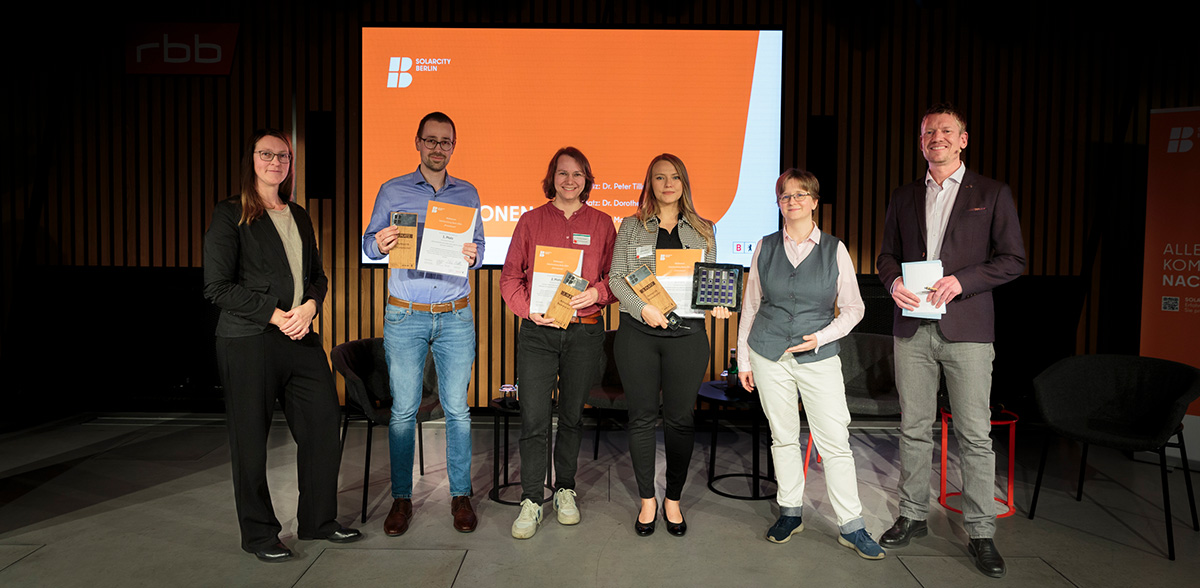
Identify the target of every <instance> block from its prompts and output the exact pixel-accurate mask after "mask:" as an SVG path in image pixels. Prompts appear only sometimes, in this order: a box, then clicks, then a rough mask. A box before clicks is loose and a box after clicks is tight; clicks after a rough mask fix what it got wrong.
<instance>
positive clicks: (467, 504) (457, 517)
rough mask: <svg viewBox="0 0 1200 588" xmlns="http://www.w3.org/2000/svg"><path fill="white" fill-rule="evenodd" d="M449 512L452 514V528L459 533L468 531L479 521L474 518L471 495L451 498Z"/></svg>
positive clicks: (473, 528) (472, 529)
mask: <svg viewBox="0 0 1200 588" xmlns="http://www.w3.org/2000/svg"><path fill="white" fill-rule="evenodd" d="M450 514H452V515H454V530H455V531H458V532H459V533H470V532H471V531H474V530H475V525H476V524H478V523H479V521H478V520H477V519H476V518H475V507H473V506H471V497H469V496H455V497H454V498H451V499H450Z"/></svg>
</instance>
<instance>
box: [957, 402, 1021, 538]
mask: <svg viewBox="0 0 1200 588" xmlns="http://www.w3.org/2000/svg"><path fill="white" fill-rule="evenodd" d="M938 412H940V413H941V414H942V475H941V479H942V481H941V492H939V493H938V504H940V505H942V506H944V507H946V509H947V510H952V511H954V512H956V513H959V514H962V511H961V510H959V509H957V508H954V507H953V506H950V505H949V504H946V499H947V498H950V497H951V496H960V495H961V494H962V492H951V493H949V494H947V493H946V441H947V438H946V435H947V433H948V432H949V430H950V427H948V426H947V425H948V424H949V422H950V419H951V418H954V415H952V414H950V411H949V410H947V409H945V408H942V409H940V410H939V411H938ZM1000 415H1002V416H1001V417H1000V418H992V421H991V422H992V426H993V427H994V426H996V425H1008V497H1007V498H997V499H996V502H999V503H1000V504H1003V505H1006V506H1008V510H1007V511H1005V512H1004V513H1003V514H998V515H996V518H998V519H1001V518H1004V517H1009V516H1012V514H1013V513H1014V512H1016V510H1017V509H1016V507H1015V506H1013V473H1014V471H1015V466H1016V461H1015V460H1016V454H1017V419H1018V417H1017V413H1015V412H1012V411H1011V410H1004V409H1001V410H1000Z"/></svg>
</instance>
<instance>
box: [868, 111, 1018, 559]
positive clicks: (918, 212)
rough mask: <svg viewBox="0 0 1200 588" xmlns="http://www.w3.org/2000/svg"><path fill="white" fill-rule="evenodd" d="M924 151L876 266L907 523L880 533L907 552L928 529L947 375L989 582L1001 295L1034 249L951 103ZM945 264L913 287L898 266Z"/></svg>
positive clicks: (929, 126)
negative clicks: (889, 322)
mask: <svg viewBox="0 0 1200 588" xmlns="http://www.w3.org/2000/svg"><path fill="white" fill-rule="evenodd" d="M918 143H919V145H920V148H921V153H922V154H923V155H924V156H925V160H926V161H928V162H929V171H928V172H927V173H926V174H925V178H924V179H923V180H922V181H918V182H914V183H912V184H909V185H906V186H902V187H901V188H899V189H898V190H896V191H895V192H894V193H893V194H892V199H891V202H890V204H889V205H888V211H887V219H886V220H885V221H884V222H885V224H884V230H883V244H882V246H881V247H880V252H879V259H878V260H876V266H877V267H878V270H879V277H880V279H881V280H882V281H883V284H884V286H885V287H887V288H888V289H889V290H890V291H891V294H892V299H893V300H894V301H895V302H896V309H895V322H894V325H893V329H892V334H893V335H894V336H895V347H896V386H897V388H898V389H899V391H900V408H901V412H902V416H901V437H900V516H899V518H897V519H896V523H895V524H894V525H893V526H892V528H891V529H888V530H887V531H886V532H885V533H884V534H883V536H882V537H880V541H879V543H880V545H882V546H884V547H903V546H905V545H908V542H909V540H910V539H912V538H914V537H923V536H925V535H926V534H928V532H929V530H928V527H927V526H926V524H925V519H926V518H927V515H928V514H929V499H930V490H929V477H930V473H931V471H930V470H931V464H930V462H931V461H932V459H931V458H932V453H933V422H934V418H935V413H936V411H937V393H938V384H939V372H944V373H945V375H946V387H947V390H948V392H949V395H950V409H951V412H952V413H953V414H954V433H955V435H956V436H957V437H958V441H959V447H960V448H961V451H962V464H963V466H962V477H963V486H964V488H963V519H964V526H965V528H966V531H967V535H968V537H969V538H970V543H969V544H968V546H967V551H968V553H969V554H970V555H971V557H972V559H974V561H975V566H976V567H977V568H979V570H980V571H982V572H983V573H984V574H987V575H989V576H992V577H996V578H999V577H1002V576H1003V575H1004V573H1005V567H1004V559H1003V558H1001V557H1000V552H999V551H998V550H997V549H996V545H995V543H994V542H993V541H992V538H993V536H994V534H995V531H996V515H995V505H994V504H993V497H994V492H995V490H994V486H995V478H996V473H995V472H996V456H995V453H993V451H992V441H991V438H990V437H989V436H988V434H989V433H990V431H991V423H990V419H991V410H990V408H989V400H990V396H991V387H992V359H993V358H994V357H995V353H994V352H993V350H992V341H993V340H994V339H995V328H994V327H995V316H994V314H993V311H992V289H993V288H995V287H996V286H999V285H1001V284H1003V283H1005V282H1008V281H1011V280H1012V279H1014V278H1016V277H1017V276H1019V275H1021V272H1023V271H1024V269H1025V247H1024V243H1023V242H1022V239H1021V226H1020V222H1019V221H1018V219H1017V210H1016V207H1015V206H1014V204H1013V197H1012V191H1011V190H1010V189H1009V187H1008V186H1007V185H1006V184H1004V183H1002V182H998V181H996V180H993V179H990V178H985V177H983V176H981V175H979V174H977V173H974V172H972V171H970V170H968V169H967V166H966V164H964V163H963V162H962V158H961V155H962V150H963V149H964V148H966V146H967V125H966V122H965V121H964V119H963V117H962V115H961V114H959V113H958V112H957V111H956V110H954V108H953V107H952V106H950V105H948V104H938V105H936V106H934V107H933V108H930V109H929V111H928V112H926V113H925V116H924V117H923V118H922V119H921V135H920V137H919V140H918ZM935 259H940V260H941V262H942V269H943V272H944V274H943V275H944V277H943V278H942V279H940V280H938V281H937V282H935V283H933V284H907V285H906V284H905V283H904V280H903V279H902V277H901V267H900V264H902V263H905V262H911V261H929V260H935ZM918 296H921V297H924V298H925V299H926V300H928V301H929V302H931V303H932V304H933V305H934V306H936V307H942V306H943V305H944V306H945V309H946V313H945V314H944V315H942V316H941V319H940V320H926V319H919V318H912V317H906V316H903V315H902V309H907V310H913V309H915V308H916V307H917V305H918V304H919V303H920V301H921V300H920V298H919V297H918Z"/></svg>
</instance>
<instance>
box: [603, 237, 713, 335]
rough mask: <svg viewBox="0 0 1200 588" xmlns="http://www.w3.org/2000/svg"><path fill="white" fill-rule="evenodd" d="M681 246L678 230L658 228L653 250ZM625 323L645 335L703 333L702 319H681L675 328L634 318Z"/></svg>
mask: <svg viewBox="0 0 1200 588" xmlns="http://www.w3.org/2000/svg"><path fill="white" fill-rule="evenodd" d="M678 226H679V225H676V227H678ZM683 248H684V247H683V242H682V241H680V240H679V231H668V230H666V229H664V228H662V227H659V228H658V241H657V242H655V244H654V250H655V251H658V250H659V249H683ZM625 323H630V324H631V325H633V327H634V328H635V329H637V330H639V331H641V332H643V333H646V334H647V335H654V336H655V337H683V336H685V335H692V334H696V333H700V334H704V319H693V318H685V319H681V320H680V324H681V325H683V326H681V327H680V328H678V329H675V330H671V329H660V328H658V327H651V326H650V325H647V324H645V323H643V322H641V321H636V320H634V321H624V322H622V323H621V324H622V325H623V324H625ZM684 326H686V327H690V328H688V329H685V328H683V327H684Z"/></svg>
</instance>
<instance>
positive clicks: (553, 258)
mask: <svg viewBox="0 0 1200 588" xmlns="http://www.w3.org/2000/svg"><path fill="white" fill-rule="evenodd" d="M534 255H535V256H536V257H534V259H533V272H534V273H538V274H558V277H560V278H561V277H562V275H563V273H564V272H579V264H580V263H582V262H583V250H581V249H567V248H565V247H550V246H547V245H538V246H537V250H536V251H535V252H534Z"/></svg>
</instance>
